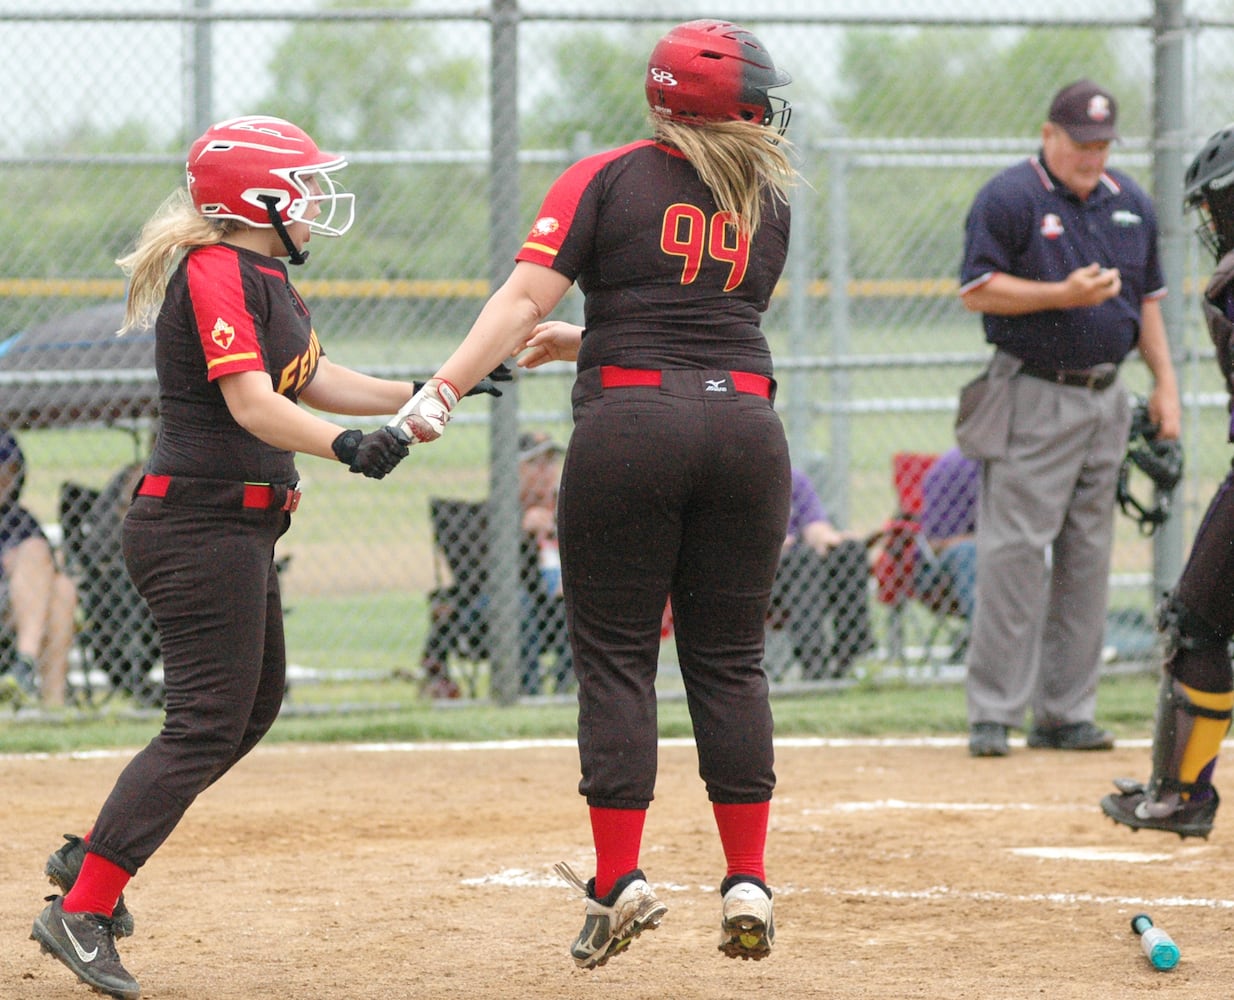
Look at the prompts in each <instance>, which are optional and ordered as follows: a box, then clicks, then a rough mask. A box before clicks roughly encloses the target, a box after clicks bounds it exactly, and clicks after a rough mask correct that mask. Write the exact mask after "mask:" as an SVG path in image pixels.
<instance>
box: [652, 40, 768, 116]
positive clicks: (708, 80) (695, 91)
mask: <svg viewBox="0 0 1234 1000" xmlns="http://www.w3.org/2000/svg"><path fill="white" fill-rule="evenodd" d="M791 79H792V77H790V76H789V75H788V74H787V73H785V72H784V71H783V70H781V69H776V67H775V64H774V63H773V62H772V61H771V56H770V55H768V54H767V50H766V49H765V48H764V47H763V43H762V42H760V41H759V40H758V39H757V38H755V37H754V35H752V34H751V33H750V32H749V31H747V30H746V29H745V28H743V27H741V26H740V25H737V24H732V23H731V22H729V21H713V20H700V21H687V22H686V23H685V24H679V25H677V27H675V28H673V30H672V31H670V32H669V33H668V34H667V35H665V36H664V37H663V38H661V39H660V41H659V42H657V43H656V47H655V48H654V49H653V50H652V52H651V58H650V59H649V60H648V61H647V82H646V90H647V103H648V104H650V105H651V110H652V111H654V112H655V113H656V114H658V115H663V116H664V117H665V118H671V119H672V120H673V121H683V122H699V121H729V120H736V121H749V122H758V123H759V124H761V125H771V124H772V122H773V121H776V119H779V121H778V123H777V125H776V130H777V131H778V132H779V133H780V134H781V135H783V134H784V130H785V129H786V128H787V127H788V119H789V114H790V108H789V105H788V102H787V101H785V100H783V99H782V98H778V97H777V98H772V97H768V95H767V91H768V90H769V89H771V88H772V87H782V86H784V84H786V83H788V82H789V81H790V80H791ZM773 100H774V101H775V102H776V104H777V106H775V107H773V105H772V101H773Z"/></svg>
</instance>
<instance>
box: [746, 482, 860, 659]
mask: <svg viewBox="0 0 1234 1000" xmlns="http://www.w3.org/2000/svg"><path fill="white" fill-rule="evenodd" d="M792 477H793V478H792V482H793V487H792V500H791V507H790V512H789V520H788V534H787V536H786V537H785V539H784V549H783V552H782V553H781V555H780V568H779V569H778V570H777V572H776V577H775V581H774V582H773V584H772V589H771V607H770V610H769V621H770V624H771V625H772V627H778V626H781V625H782V626H783V627H784V628H786V629H787V630H788V633H789V636H790V637H791V639H792V643H793V655H794V656H795V657H796V658H797V660H798V662H799V663H800V664H801V676H802V677H803V678H804V679H806V680H821V679H824V678H828V677H842V676H844V674H846V673H847V672H848V670H849V668H850V667H851V666H852V664H853V661H854V660H856V659H857V658H858V657H859V656H861V654H862V653H865V652H868V651H869V650H870V649H872V648H873V646H874V641H873V635H872V631H871V628H870V609H869V577H870V567H869V563H868V562H867V558H866V544H865V541H864V540H863V539H862V538H861V537H860V536H858V535H857V534H855V533H853V532H849V531H840V530H839V529H838V528H836V527H835V526H834V525H833V524H832V523H831V521H830V519H829V517H828V515H827V511H826V508H825V507H824V506H823V502H822V500H821V499H820V498H819V495H818V492H817V491H816V490H815V488H814V484H813V483H812V482H810V477H809V476H807V475H806V474H805V473H804V472H802V471H801V470H800V469H793V472H792Z"/></svg>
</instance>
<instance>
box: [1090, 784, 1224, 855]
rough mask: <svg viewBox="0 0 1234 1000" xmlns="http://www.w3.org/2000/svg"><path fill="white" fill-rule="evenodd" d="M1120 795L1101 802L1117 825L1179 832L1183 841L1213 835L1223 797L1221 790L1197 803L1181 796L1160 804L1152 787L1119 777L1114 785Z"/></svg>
mask: <svg viewBox="0 0 1234 1000" xmlns="http://www.w3.org/2000/svg"><path fill="white" fill-rule="evenodd" d="M1114 784H1115V786H1116V787H1117V788H1118V793H1117V794H1114V793H1111V794H1109V795H1107V796H1106V797H1105V798H1103V799H1102V800H1101V811H1102V812H1103V813H1105V814H1106V815H1107V816H1109V817H1110V819H1112V820H1114V822H1115V823H1121V824H1122V825H1123V826H1129V827H1131V829H1132V830H1161V831H1163V832H1164V833H1177V834H1178V836H1179V838H1186V837H1203V838H1204V839H1206V840H1207V839H1208V835H1209V834H1210V833H1212V832H1213V819H1214V818H1215V817H1216V815H1217V806H1218V805H1220V804H1221V798H1220V796H1218V795H1217V789H1215V788H1214V789H1212V790H1211V791H1212V794H1211V795H1209V796H1208V797H1206V798H1204V799H1201V800H1197V799H1196V798H1195V796H1194V795H1193V796H1192V797H1191V798H1189V799H1186V800H1184V799H1182V798H1179V797H1177V796H1171V798H1177V799H1178V800H1177V801H1176V802H1170V801H1168V800H1167V801H1162V802H1159V801H1156V800H1154V799H1152V798H1150V797H1149V794H1148V787H1147V786H1145V785H1142V784H1140V783H1139V782H1137V781H1131V780H1129V779H1127V778H1119V779H1117V780H1116V781H1115V782H1114Z"/></svg>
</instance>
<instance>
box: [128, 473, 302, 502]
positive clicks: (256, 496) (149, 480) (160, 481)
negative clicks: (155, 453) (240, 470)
mask: <svg viewBox="0 0 1234 1000" xmlns="http://www.w3.org/2000/svg"><path fill="white" fill-rule="evenodd" d="M172 479H173V477H171V476H150V475H147V476H142V478H141V482H140V483H139V484H138V485H137V495H138V496H140V497H166V496H167V491H168V490H169V489H171V484H172ZM236 485H237V486H239V485H243V487H244V492H243V493H242V494H238V499H239V500H240V506H241V507H253V508H256V509H257V510H270V509H271V508H273V507H274V506H275V496H276V490H275V488H274V487H273V486H271V485H270V484H269V483H243V484H239V483H237V484H236ZM286 489H287V495H286V497H285V498H284V500H283V502H282V504H281V505H279V507H278V509H279V510H285V511H294V510H295V509H296V508H297V507H299V506H300V491H299V490H298V489H296V488H295V487H291V486H289V487H287V488H286ZM280 492H281V488H280Z"/></svg>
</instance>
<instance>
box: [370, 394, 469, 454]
mask: <svg viewBox="0 0 1234 1000" xmlns="http://www.w3.org/2000/svg"><path fill="white" fill-rule="evenodd" d="M458 398H459V392H458V389H456V388H455V387H454V386H453V385H452V384H451V383H450V382H448V381H447V380H446V379H444V378H431V379H429V380H428V381H427V382H425V383H424V387H423V388H422V389H420V391H419V392H417V393H416V394H415V395H414V396H412V397H411V399H409V400H407V402H406V403H404V404H403V407H402V409H400V410H399V411H398V413H397V414H396V415H395V417H394V419H393V420H391V421H390V423H389V424H388V425H387V426H388V427H392V428H396V429H398V430H401V431H402V432H403V433H404V434H405V435H406V436H407V437H408V439H409V442H408V443H409V444H418V443H422V442H427V441H436V440H437V439H438V438H439V437H441V435H442V432H443V431H445V429H446V424H447V423H449V421H450V411H451V410H453V409H454V407H455V406H457V405H458Z"/></svg>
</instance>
